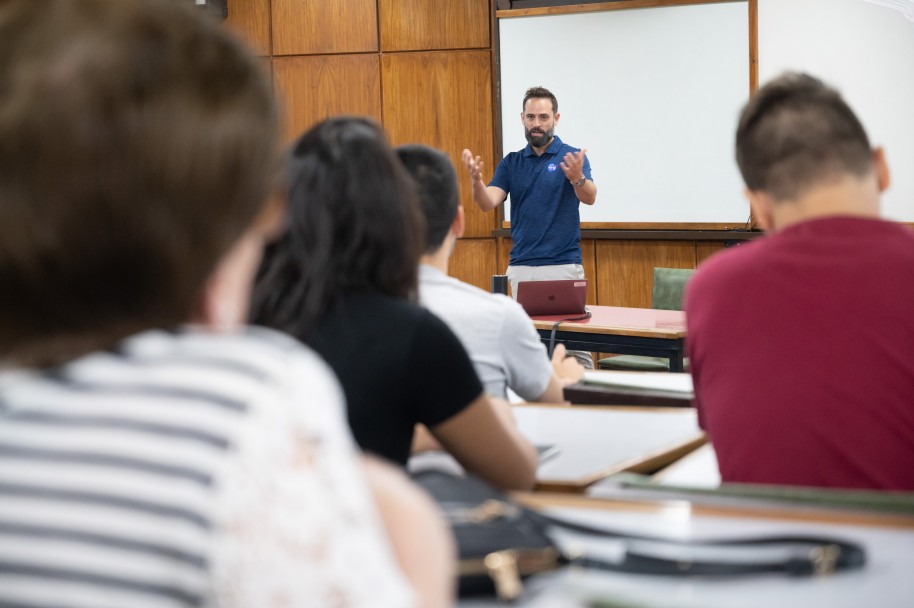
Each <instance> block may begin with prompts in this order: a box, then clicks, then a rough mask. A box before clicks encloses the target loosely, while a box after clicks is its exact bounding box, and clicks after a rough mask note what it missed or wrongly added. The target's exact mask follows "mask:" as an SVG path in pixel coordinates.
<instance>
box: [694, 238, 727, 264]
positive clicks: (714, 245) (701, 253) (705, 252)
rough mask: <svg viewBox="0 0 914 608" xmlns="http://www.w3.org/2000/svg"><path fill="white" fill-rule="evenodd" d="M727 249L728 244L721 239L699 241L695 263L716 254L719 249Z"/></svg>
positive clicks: (699, 262)
mask: <svg viewBox="0 0 914 608" xmlns="http://www.w3.org/2000/svg"><path fill="white" fill-rule="evenodd" d="M724 249H726V246H725V245H724V243H722V242H721V241H708V242H702V241H697V242H696V243H695V263H696V265H697V264H701V263H702V262H704V261H705V260H707V259H708V258H709V257H711V256H712V255H714V254H715V253H717V252H719V251H723V250H724Z"/></svg>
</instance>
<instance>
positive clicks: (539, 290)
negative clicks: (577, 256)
mask: <svg viewBox="0 0 914 608" xmlns="http://www.w3.org/2000/svg"><path fill="white" fill-rule="evenodd" d="M586 301H587V279H562V280H559V281H521V282H519V283H518V284H517V303H518V304H520V305H521V306H523V307H524V310H525V311H527V314H528V315H530V316H531V317H536V316H539V315H569V316H573V315H583V314H584V313H586V312H587V310H586V309H585V308H584V302H586Z"/></svg>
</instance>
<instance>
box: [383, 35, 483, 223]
mask: <svg viewBox="0 0 914 608" xmlns="http://www.w3.org/2000/svg"><path fill="white" fill-rule="evenodd" d="M491 72H492V71H491V64H490V53H489V51H437V52H436V51H432V52H423V53H394V54H385V55H383V56H382V58H381V79H382V81H383V83H384V86H383V112H384V128H385V129H386V130H387V134H388V136H389V137H390V140H391V142H392V143H393V144H395V145H396V144H402V143H421V144H426V145H429V146H434V147H435V148H438V149H440V150H443V151H444V152H446V153H447V154H448V155H449V156H450V157H451V161H452V162H453V163H454V165H455V166H456V167H457V171H458V173H457V174H458V177H459V179H458V181H459V184H460V200H461V202H462V203H463V208H464V211H465V213H466V236H467V237H489V236H491V233H492V230H493V229H494V228H495V213H494V212H489V213H482V212H481V211H480V210H479V207H477V206H476V203H474V202H473V200H472V198H471V197H470V189H469V179H468V178H467V177H466V171H465V170H464V169H463V164H462V161H461V160H460V153H461V151H462V150H463V149H464V148H469V149H471V150H472V151H473V152H474V153H476V154H479V155H481V156H482V157H483V161H484V162H485V166H486V167H487V168H488V169H489V170H491V168H492V167H494V164H493V159H492V155H493V139H492V122H493V120H492V117H493V108H492V76H491Z"/></svg>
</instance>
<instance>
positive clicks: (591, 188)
mask: <svg viewBox="0 0 914 608" xmlns="http://www.w3.org/2000/svg"><path fill="white" fill-rule="evenodd" d="M571 186H572V187H573V188H574V193H575V195H576V196H577V197H578V200H579V201H581V202H582V203H584V204H585V205H593V204H594V203H595V202H596V201H597V185H596V184H595V183H593V182H592V181H590V180H589V179H588V180H586V181H585V182H584V185H583V186H578V185H575V184H573V183H572V184H571Z"/></svg>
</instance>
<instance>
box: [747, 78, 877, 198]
mask: <svg viewBox="0 0 914 608" xmlns="http://www.w3.org/2000/svg"><path fill="white" fill-rule="evenodd" d="M736 161H737V164H738V165H739V168H740V171H741V172H742V175H743V180H744V181H745V182H746V186H747V187H748V188H749V189H750V190H760V191H763V192H767V193H768V194H770V195H771V196H772V197H774V199H775V200H795V199H796V198H798V197H800V196H802V195H803V194H804V193H805V192H806V191H808V190H809V189H810V188H812V187H814V186H816V185H819V184H823V183H827V182H829V181H832V180H835V179H838V178H840V177H842V176H844V175H854V176H857V177H863V176H866V175H867V174H869V172H870V171H872V167H873V155H872V149H871V148H870V142H869V139H868V138H867V136H866V131H865V130H864V129H863V125H862V124H860V121H859V120H858V119H857V117H856V116H855V115H854V112H853V110H851V109H850V107H849V106H848V105H847V103H845V101H844V100H843V99H842V98H841V95H840V94H839V93H838V92H837V91H836V90H834V89H832V88H830V87H828V86H826V85H825V84H823V83H822V82H821V81H820V80H818V79H816V78H813V77H812V76H809V75H806V74H797V73H787V74H784V75H783V76H781V77H779V78H777V79H775V80H772V81H771V82H769V83H768V84H766V85H765V86H764V87H762V88H761V89H759V90H758V91H757V92H756V93H755V95H753V96H752V98H751V99H750V100H749V102H748V103H747V104H746V107H745V108H744V109H743V112H742V114H741V115H740V120H739V127H738V129H737V132H736Z"/></svg>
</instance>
